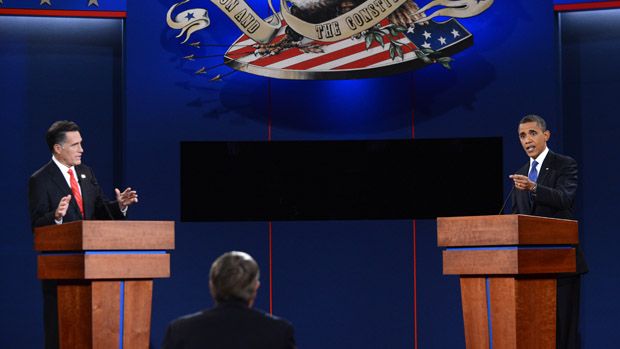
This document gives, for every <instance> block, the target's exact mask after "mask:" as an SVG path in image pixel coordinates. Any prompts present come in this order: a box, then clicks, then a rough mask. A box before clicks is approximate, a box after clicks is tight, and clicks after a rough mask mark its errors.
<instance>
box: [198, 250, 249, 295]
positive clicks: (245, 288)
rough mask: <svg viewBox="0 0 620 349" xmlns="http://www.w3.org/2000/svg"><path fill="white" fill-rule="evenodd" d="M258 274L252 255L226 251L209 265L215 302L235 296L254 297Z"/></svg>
mask: <svg viewBox="0 0 620 349" xmlns="http://www.w3.org/2000/svg"><path fill="white" fill-rule="evenodd" d="M259 274H260V270H259V268H258V264H257V263H256V261H254V259H253V258H252V256H250V255H249V254H247V253H245V252H239V251H231V252H226V253H224V254H223V255H221V256H219V257H218V258H217V259H216V260H215V262H213V264H212V265H211V271H210V272H209V280H210V284H211V294H212V296H213V298H214V299H215V301H216V302H217V303H221V302H224V301H227V300H231V299H235V298H236V299H241V300H244V301H246V302H247V301H250V299H252V298H253V297H255V293H256V287H257V283H258V277H259Z"/></svg>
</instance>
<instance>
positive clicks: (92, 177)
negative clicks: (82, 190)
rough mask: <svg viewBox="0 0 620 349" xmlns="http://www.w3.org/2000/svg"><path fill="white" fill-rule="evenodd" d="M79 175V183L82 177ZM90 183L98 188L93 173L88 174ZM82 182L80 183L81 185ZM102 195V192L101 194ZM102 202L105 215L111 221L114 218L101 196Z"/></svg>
mask: <svg viewBox="0 0 620 349" xmlns="http://www.w3.org/2000/svg"><path fill="white" fill-rule="evenodd" d="M81 177H82V176H81V175H80V176H78V182H80V183H81V181H82V179H81ZM90 184H91V185H92V186H93V187H94V188H98V187H99V183H97V179H96V178H95V176H93V174H92V173H91V174H90ZM81 185H82V184H80V186H81ZM99 190H100V194H101V189H99ZM101 195H103V194H101ZM101 201H102V204H103V209H104V210H105V213H106V215H107V216H108V218H109V219H110V220H111V221H113V220H114V216H113V215H112V212H110V208H109V207H108V203H107V202H106V199H105V197H102V200H101Z"/></svg>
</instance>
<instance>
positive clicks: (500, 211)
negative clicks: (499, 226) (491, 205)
mask: <svg viewBox="0 0 620 349" xmlns="http://www.w3.org/2000/svg"><path fill="white" fill-rule="evenodd" d="M514 190H515V186H514V185H511V189H510V192H509V193H508V195H507V196H506V200H504V204H503V205H502V209H501V210H499V213H498V215H500V214H502V213H504V208H505V207H506V203H507V202H508V199H509V198H510V196H511V195H512V192H513V191H514Z"/></svg>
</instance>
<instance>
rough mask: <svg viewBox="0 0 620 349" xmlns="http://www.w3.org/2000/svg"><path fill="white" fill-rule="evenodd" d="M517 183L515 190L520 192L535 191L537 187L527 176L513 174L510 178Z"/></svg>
mask: <svg viewBox="0 0 620 349" xmlns="http://www.w3.org/2000/svg"><path fill="white" fill-rule="evenodd" d="M508 177H510V179H512V180H513V181H514V183H515V188H517V189H519V190H533V189H534V187H536V183H535V182H532V181H531V180H530V179H529V178H528V177H527V176H523V175H518V174H513V175H510V176H508Z"/></svg>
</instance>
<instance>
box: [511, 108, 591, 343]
mask: <svg viewBox="0 0 620 349" xmlns="http://www.w3.org/2000/svg"><path fill="white" fill-rule="evenodd" d="M518 134H519V140H520V141H521V146H522V147H523V150H525V153H526V154H527V155H528V157H529V158H530V159H529V161H528V162H527V163H526V164H525V165H523V167H521V169H519V171H517V173H516V174H513V175H511V176H510V178H511V179H512V180H513V181H514V186H515V188H516V189H517V190H516V191H515V192H514V195H513V197H512V213H520V214H527V215H534V216H542V217H551V218H563V219H574V208H575V196H576V195H577V162H576V161H575V160H574V159H573V158H571V157H568V156H565V155H560V154H557V153H554V152H552V151H550V150H549V148H548V147H547V141H548V140H549V138H550V137H551V132H550V131H549V130H548V129H547V123H546V122H545V120H544V119H543V118H541V117H540V116H538V115H527V116H525V117H523V118H522V119H521V121H520V122H519V129H518ZM576 254H577V261H576V264H577V272H576V273H571V274H566V275H562V276H560V277H558V279H557V295H556V300H557V302H556V304H557V316H556V347H557V348H558V349H577V348H580V347H581V339H580V336H579V293H580V274H582V273H585V272H587V271H588V267H587V265H586V262H585V258H584V256H583V252H582V250H581V248H580V247H579V246H577V251H576Z"/></svg>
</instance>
